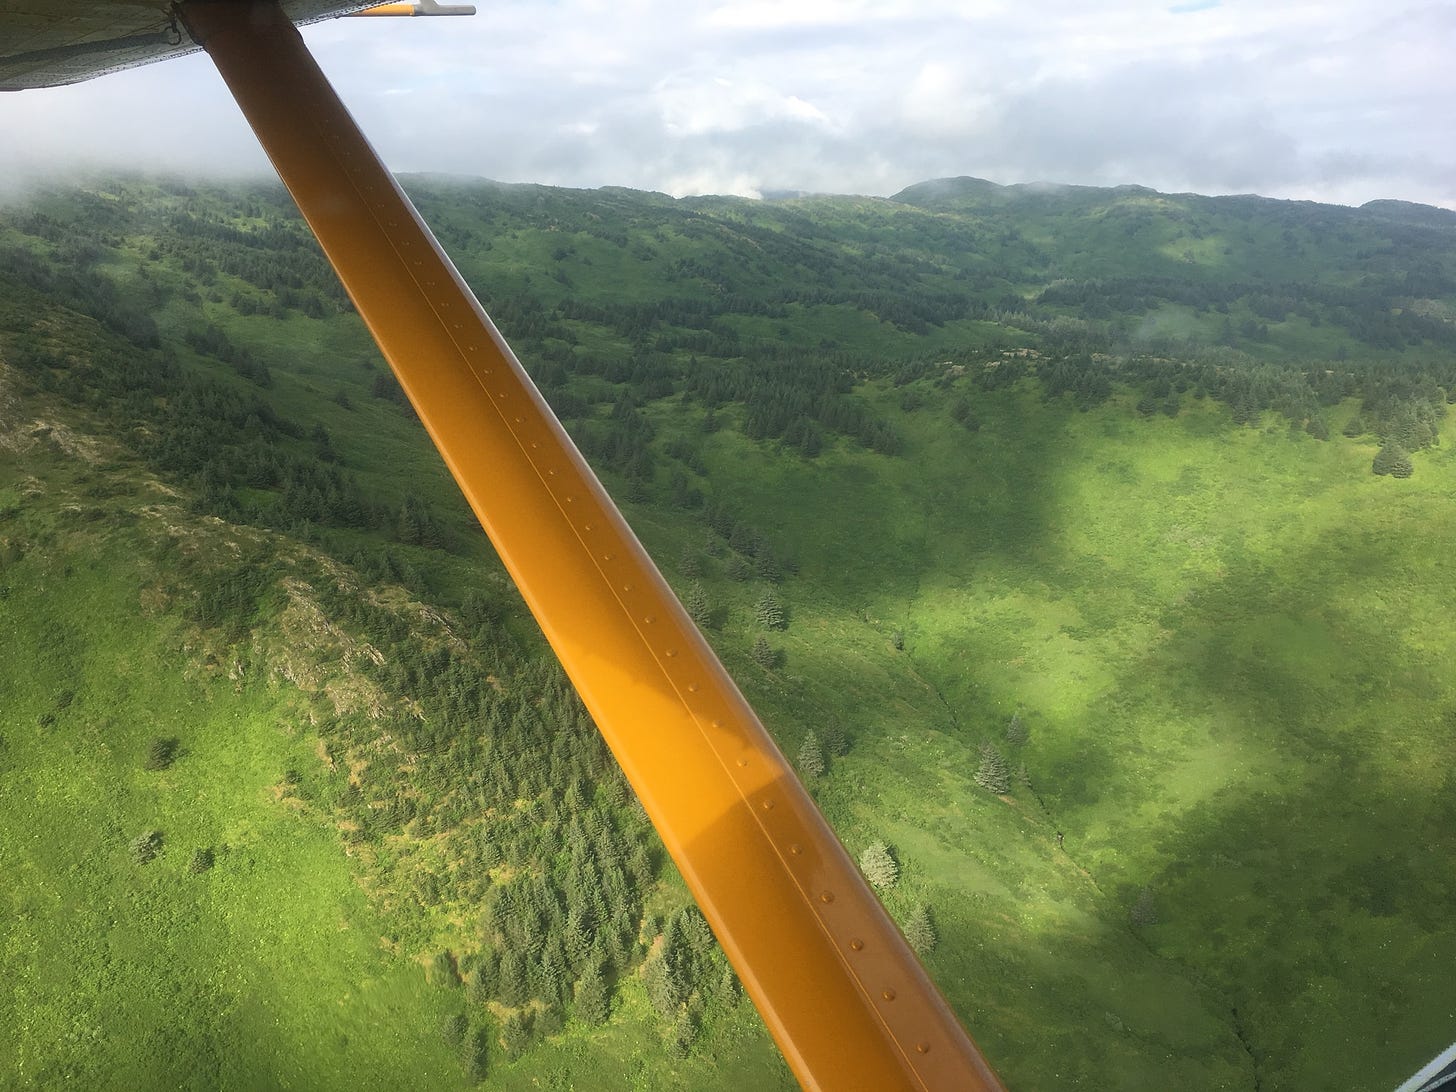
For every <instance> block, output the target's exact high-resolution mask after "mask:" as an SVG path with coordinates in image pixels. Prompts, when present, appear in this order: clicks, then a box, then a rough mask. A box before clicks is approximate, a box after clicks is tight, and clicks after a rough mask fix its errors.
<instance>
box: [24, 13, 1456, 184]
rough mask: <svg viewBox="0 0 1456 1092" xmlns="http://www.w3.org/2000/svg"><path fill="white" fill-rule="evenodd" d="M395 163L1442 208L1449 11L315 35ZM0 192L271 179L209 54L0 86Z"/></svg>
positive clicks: (541, 17) (371, 28)
mask: <svg viewBox="0 0 1456 1092" xmlns="http://www.w3.org/2000/svg"><path fill="white" fill-rule="evenodd" d="M307 37H308V38H309V40H310V42H311V43H312V44H313V46H314V48H315V51H316V53H317V55H318V56H319V59H320V63H321V64H322V65H323V67H324V69H325V71H326V72H327V73H329V75H330V78H331V79H332V80H333V81H334V83H335V85H336V86H337V87H338V88H339V90H340V92H341V93H342V95H343V97H344V99H345V101H346V102H347V103H348V104H349V106H350V108H351V109H352V110H353V111H354V113H355V115H356V116H357V117H358V118H359V119H360V121H361V123H362V124H363V125H364V127H365V130H366V132H368V133H369V135H370V138H371V140H372V141H373V142H374V144H375V146H376V147H378V148H379V149H380V150H381V153H382V154H383V155H384V156H385V158H386V160H387V161H388V162H389V163H390V164H391V165H392V166H395V167H396V168H397V169H401V170H446V171H454V172H459V173H468V174H480V175H485V176H489V177H495V178H500V179H503V180H509V181H542V182H551V183H559V184H567V185H579V186H580V185H587V186H591V185H606V184H613V185H630V186H640V187H644V188H650V189H660V190H661V189H668V190H674V191H678V192H702V191H711V190H719V191H727V192H739V193H752V192H756V191H758V190H761V189H771V188H781V187H782V188H802V189H819V190H837V191H849V192H870V193H887V192H893V191H894V190H896V189H898V188H900V187H901V186H904V185H907V184H909V183H912V182H915V181H919V180H922V179H924V178H928V177H935V176H943V175H957V174H980V175H983V176H987V177H991V178H994V179H995V180H997V181H1003V182H1016V181H1030V180H1035V179H1048V180H1054V181H1063V182H1085V183H1094V184H1099V183H1112V182H1138V183H1143V184H1147V185H1153V186H1159V187H1162V188H1171V189H1191V190H1199V191H1204V192H1227V191H1229V190H1252V191H1256V192H1264V193H1268V194H1271V195H1274V196H1300V197H1324V198H1327V199H1331V200H1342V201H1363V200H1367V199H1369V198H1372V197H1380V196H1388V197H1400V198H1406V199H1411V200H1421V201H1430V202H1434V203H1440V204H1445V205H1448V206H1453V207H1456V122H1453V120H1452V117H1451V114H1450V111H1449V103H1450V102H1451V101H1453V99H1456V66H1453V65H1451V64H1450V62H1449V58H1448V52H1449V51H1448V49H1447V44H1448V43H1449V42H1450V41H1452V40H1453V38H1456V8H1452V7H1451V6H1450V5H1439V4H1432V3H1423V2H1419V0H1387V2H1385V3H1381V4H1376V3H1374V2H1372V0H1329V2H1321V3H1315V2H1312V0H1290V2H1288V3H1279V4H1268V3H1264V2H1262V0H1260V2H1255V0H1223V2H1221V3H1217V4H1215V5H1212V6H1200V5H1197V4H1191V3H1187V2H1184V3H1179V2H1178V0H1157V2H1154V0H1136V2H1133V0H1119V2H1109V3H1104V4H1100V5H1088V4H1086V3H1085V0H1042V2H1040V3H1037V4H1034V5H1025V4H1014V5H1013V4H1010V3H1002V2H997V0H991V2H985V3H966V2H959V0H957V2H952V0H805V2H803V3H794V4H784V3H778V2H774V3H769V2H760V0H724V2H720V3H712V4H681V3H670V2H668V0H621V2H614V3H610V4H609V3H605V2H603V0H559V2H557V3H554V4H549V5H542V4H540V3H539V2H537V0H501V2H499V3H492V4H490V5H482V6H481V14H480V15H478V16H476V17H475V18H474V19H470V20H466V19H451V20H423V19H416V20H398V21H389V22H384V21H382V20H348V21H340V22H337V23H332V24H325V25H321V26H318V27H315V28H310V29H309V30H308V31H307ZM0 147H4V148H6V149H7V153H8V154H7V157H6V162H5V164H4V165H0V175H4V174H7V173H8V174H10V175H12V176H13V175H15V174H18V173H20V172H22V171H24V170H27V169H34V168H36V167H45V166H55V165H57V164H65V163H69V162H72V161H74V160H77V159H86V160H88V161H90V162H99V163H129V164H131V165H133V166H137V167H141V168H148V167H167V168H171V169H179V168H194V169H198V170H204V169H214V170H238V169H257V168H259V167H261V166H262V165H263V159H262V156H261V154H260V153H259V152H258V151H257V149H256V147H255V146H254V145H253V143H252V140H251V137H250V136H249V135H248V133H247V131H246V128H245V127H244V126H243V124H242V122H241V120H240V118H239V116H238V112H237V109H236V107H234V106H233V105H232V104H231V103H229V102H228V101H227V96H226V94H225V92H224V91H223V90H222V88H221V86H220V82H219V80H218V78H217V76H216V75H215V73H213V72H212V71H210V66H209V65H208V63H207V61H206V60H205V58H193V59H191V60H185V61H179V62H173V63H169V64H166V65H160V66H157V67H155V68H151V69H143V70H139V71H137V72H131V73H122V74H119V75H116V76H110V77H106V78H104V79H102V80H98V81H94V82H92V83H90V84H86V85H82V86H81V87H78V88H71V89H60V90H56V91H45V92H23V93H20V94H18V95H12V96H0Z"/></svg>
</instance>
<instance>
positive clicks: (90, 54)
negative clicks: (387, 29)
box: [0, 0, 369, 91]
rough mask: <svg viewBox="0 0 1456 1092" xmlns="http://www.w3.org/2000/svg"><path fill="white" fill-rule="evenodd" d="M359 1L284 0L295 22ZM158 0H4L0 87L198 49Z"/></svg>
mask: <svg viewBox="0 0 1456 1092" xmlns="http://www.w3.org/2000/svg"><path fill="white" fill-rule="evenodd" d="M368 6H369V4H368V3H367V2H366V3H360V2H358V0H343V2H341V0H284V3H283V8H284V10H285V11H286V12H287V13H288V16H289V18H290V19H291V20H292V21H293V22H294V23H295V24H299V23H310V22H317V21H318V20H320V19H328V18H332V17H334V16H337V15H348V14H349V13H350V12H354V11H358V10H360V9H361V8H366V7H368ZM197 49H198V47H197V45H196V44H194V43H193V41H192V39H191V38H189V37H188V35H187V33H186V31H184V30H182V28H181V24H180V22H179V21H178V20H177V19H176V18H175V16H174V15H173V12H172V5H171V4H170V3H165V2H160V0H73V2H68V3H65V4H57V3H56V2H55V0H0V91H23V90H26V89H28V88H33V87H59V86H61V85H63V84H68V83H79V82H80V81H82V80H89V79H91V78H92V77H93V76H104V75H106V74H107V73H108V72H116V71H118V70H120V69H123V68H134V67H136V66H137V65H143V64H150V63H151V62H153V61H161V60H165V59H167V58H169V57H178V56H181V55H183V54H185V53H195V52H197Z"/></svg>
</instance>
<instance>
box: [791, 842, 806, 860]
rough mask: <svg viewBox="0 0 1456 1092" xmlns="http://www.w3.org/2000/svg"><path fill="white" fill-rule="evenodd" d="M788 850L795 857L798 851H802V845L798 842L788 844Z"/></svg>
mask: <svg viewBox="0 0 1456 1092" xmlns="http://www.w3.org/2000/svg"><path fill="white" fill-rule="evenodd" d="M789 852H790V853H792V854H793V855H794V856H795V857H797V856H798V855H799V854H800V853H803V852H804V847H803V846H801V845H800V844H799V843H798V842H795V843H794V844H793V845H791V846H789Z"/></svg>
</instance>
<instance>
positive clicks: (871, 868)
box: [859, 839, 900, 888]
mask: <svg viewBox="0 0 1456 1092" xmlns="http://www.w3.org/2000/svg"><path fill="white" fill-rule="evenodd" d="M859 868H860V871H861V872H863V873H864V875H865V879H867V880H869V881H870V883H872V884H873V885H874V886H875V887H886V888H889V887H894V886H895V884H896V882H897V881H898V880H899V879H900V865H899V864H898V863H897V862H896V860H895V856H894V854H893V853H891V852H890V847H889V846H888V845H887V844H886V843H885V842H883V841H881V840H879V839H876V840H875V841H873V842H871V843H870V844H869V845H868V846H867V847H866V848H865V851H864V852H863V853H861V854H860V857H859Z"/></svg>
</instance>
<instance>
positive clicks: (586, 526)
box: [531, 444, 592, 531]
mask: <svg viewBox="0 0 1456 1092" xmlns="http://www.w3.org/2000/svg"><path fill="white" fill-rule="evenodd" d="M531 446H532V447H535V446H536V445H535V444H532V445H531ZM581 529H582V530H583V531H590V530H591V529H592V525H591V524H590V523H583V524H582V525H581Z"/></svg>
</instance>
